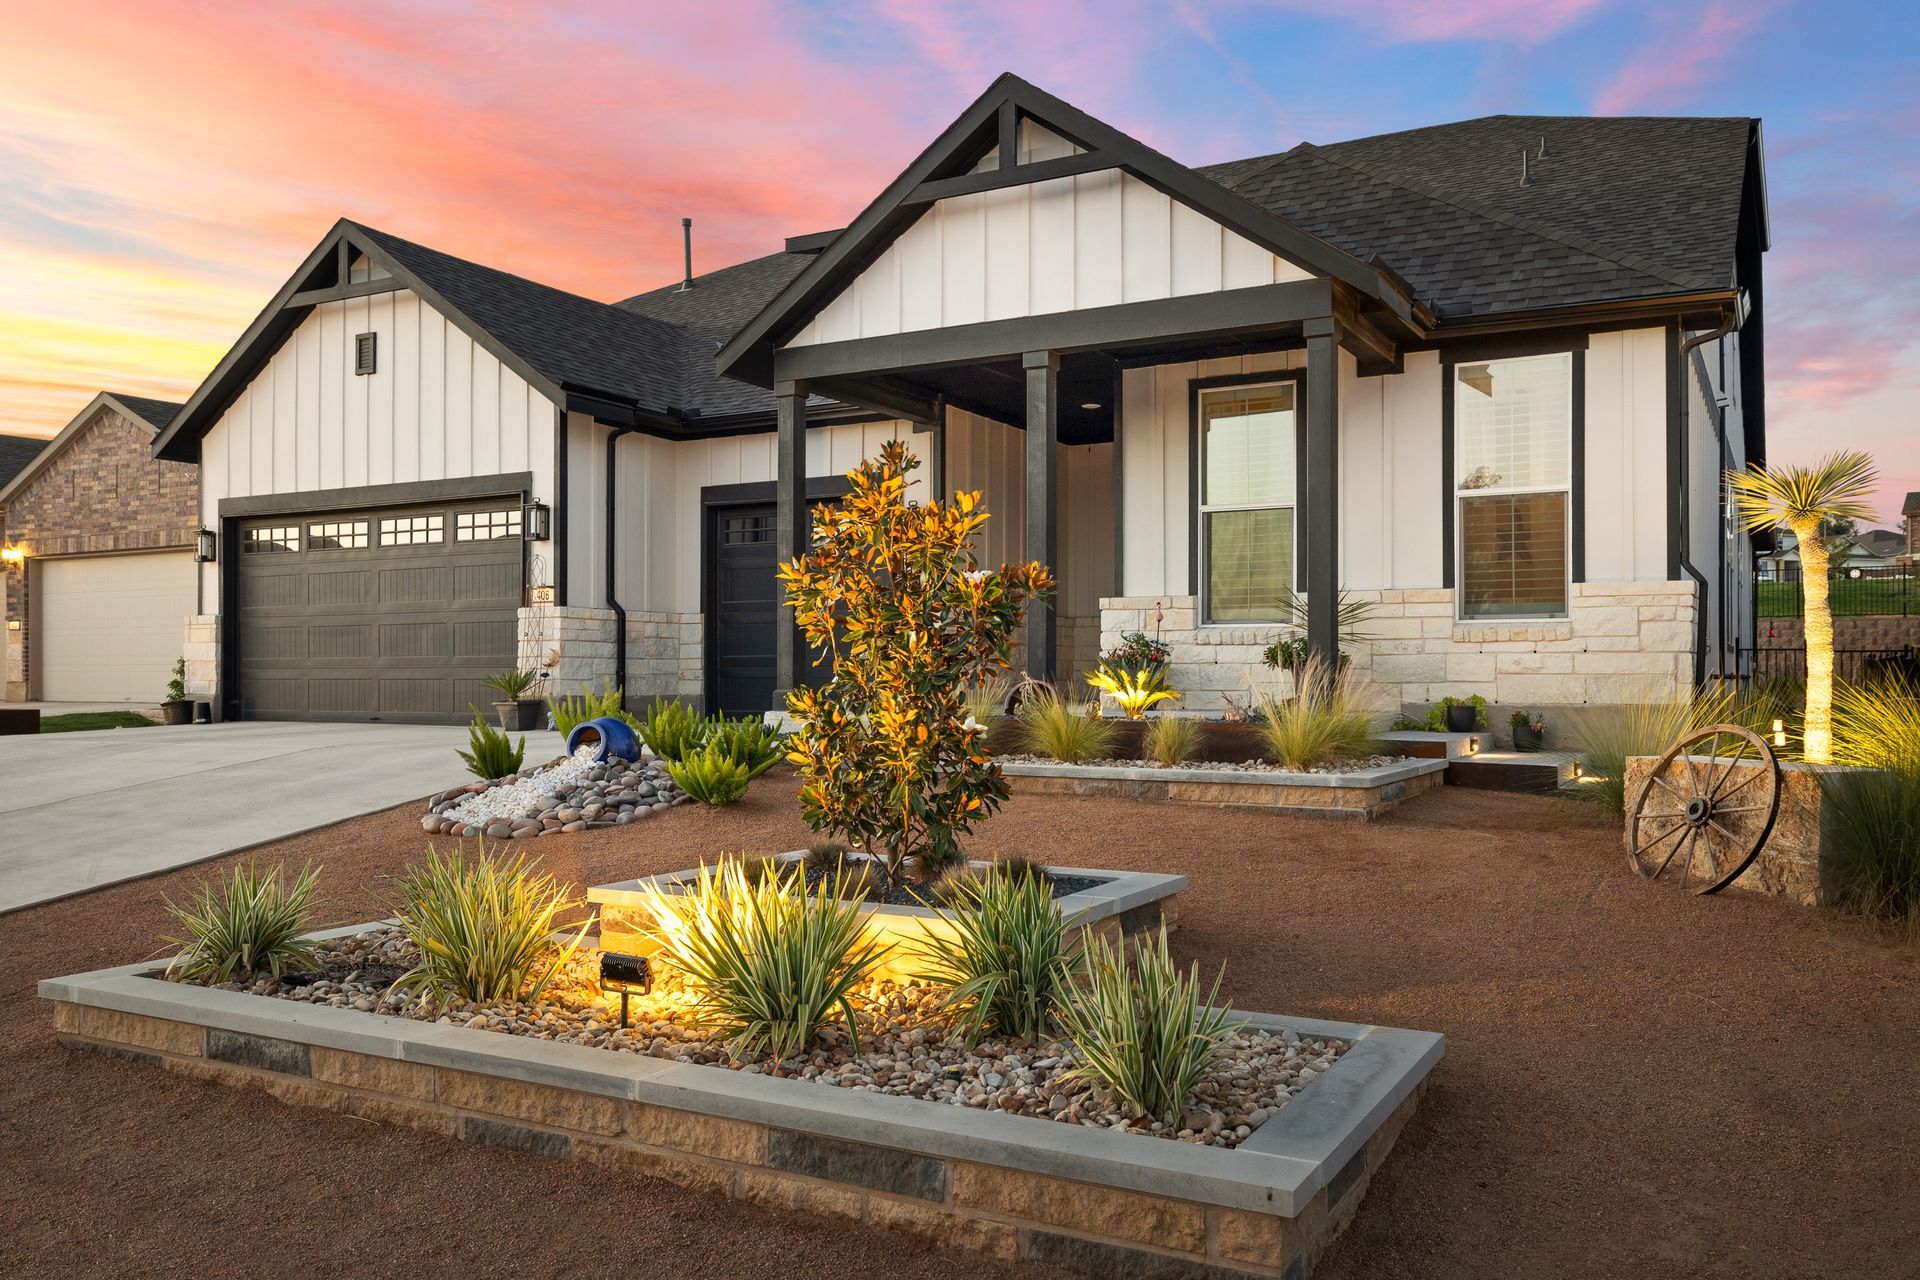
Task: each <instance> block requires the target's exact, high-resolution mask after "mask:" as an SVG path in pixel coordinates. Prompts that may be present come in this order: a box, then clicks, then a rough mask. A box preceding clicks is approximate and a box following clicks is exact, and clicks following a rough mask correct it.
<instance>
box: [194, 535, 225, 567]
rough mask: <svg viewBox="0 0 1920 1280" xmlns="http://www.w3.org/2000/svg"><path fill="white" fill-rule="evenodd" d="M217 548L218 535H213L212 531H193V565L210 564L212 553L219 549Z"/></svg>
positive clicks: (218, 542)
mask: <svg viewBox="0 0 1920 1280" xmlns="http://www.w3.org/2000/svg"><path fill="white" fill-rule="evenodd" d="M219 546H220V538H219V535H218V534H216V533H214V531H213V530H211V529H195V530H194V531H193V562H194V563H195V564H212V563H213V557H214V552H215V551H217V550H218V549H219Z"/></svg>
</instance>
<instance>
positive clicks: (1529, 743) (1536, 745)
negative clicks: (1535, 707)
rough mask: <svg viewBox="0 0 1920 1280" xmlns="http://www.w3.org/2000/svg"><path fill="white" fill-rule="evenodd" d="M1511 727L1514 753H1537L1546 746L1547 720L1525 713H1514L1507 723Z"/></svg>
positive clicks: (1541, 716)
mask: <svg viewBox="0 0 1920 1280" xmlns="http://www.w3.org/2000/svg"><path fill="white" fill-rule="evenodd" d="M1508 723H1509V724H1511V725H1512V726H1513V749H1514V750H1515V751H1539V750H1541V749H1543V748H1544V747H1545V746H1546V743H1547V739H1546V733H1547V718H1546V717H1545V716H1543V715H1537V714H1534V713H1532V712H1527V711H1516V712H1514V713H1513V715H1512V717H1511V718H1510V719H1509V721H1508Z"/></svg>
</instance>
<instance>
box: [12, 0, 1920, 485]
mask: <svg viewBox="0 0 1920 1280" xmlns="http://www.w3.org/2000/svg"><path fill="white" fill-rule="evenodd" d="M1917 9H1920V6H1914V5H1911V4H1904V3H1885V4H1879V5H1875V4H1868V3H1854V2H1849V0H1837V2H1836V0H1817V2H1815V0H1802V2H1801V3H1787V2H1785V0H1711V2H1709V3H1678V2H1675V3H1658V2H1655V0H1434V2H1432V3H1429V2H1428V0H1271V2H1268V3H1258V2H1255V0H1246V2H1245V3H1229V4H1202V3H1199V2H1198V0H1194V2H1192V3H1181V2H1179V0H1175V2H1174V3H1170V4H1169V3H1156V4H1137V3H1130V2H1129V0H1067V2H1064V3H1038V4H1036V3H1032V2H1031V0H1018V2H1016V0H871V2H868V3H859V2H856V3H843V4H829V3H819V4H805V3H786V4H782V3H773V2H770V0H769V2H757V0H748V2H745V3H721V2H713V3H705V4H702V3H687V4H645V5H641V4H632V3H627V4H620V3H603V4H596V3H569V2H565V0H561V2H549V3H542V4H539V5H525V6H516V5H512V4H505V3H499V4H482V3H452V2H450V0H439V2H420V0H404V2H403V3H399V4H393V3H389V4H382V5H373V4H358V3H353V2H352V0H326V2H325V3H297V2H292V0H254V2H253V3H249V4H245V5H242V4H236V3H227V4H217V5H216V4H190V3H180V2H178V0H146V2H143V3H135V2H133V0H121V2H109V3H93V2H91V0H69V2H66V3H59V4H48V3H45V2H44V0H0V31H3V32H4V33H5V34H4V36H0V174H4V175H5V185H4V194H0V432H11V433H17V434H33V435H51V434H53V433H54V432H55V431H57V430H58V429H59V428H60V427H61V426H63V425H64V424H65V423H66V421H67V420H68V419H69V418H70V417H71V416H72V415H73V414H74V413H75V412H76V411H78V410H79V409H80V408H81V407H82V406H83V405H85V403H86V402H87V401H88V400H89V399H90V398H91V397H92V395H93V393H94V392H95V391H97V390H100V389H102V388H109V389H113V390H120V391H127V392H134V393H140V394H147V395H155V396H163V397H168V398H173V399H183V398H185V396H186V395H187V394H188V393H189V392H190V391H191V390H192V389H193V387H194V386H195V385H196V384H197V383H198V381H199V379H200V378H201V377H202V376H203V375H204V374H205V373H206V372H207V371H208V369H210V368H211V367H212V365H213V364H214V363H215V362H216V361H217V360H218V359H219V357H220V356H221V355H222V354H223V353H224V352H225V350H226V348H227V347H228V346H229V345H230V344H231V343H232V342H233V340H234V339H235V338H236V337H237V336H238V335H239V333H240V331H241V329H242V328H244V327H245V325H246V323H247V322H248V321H249V320H250V319H251V318H252V317H253V315H254V314H255V313H256V312H257V311H258V310H259V309H260V307H261V306H262V305H263V304H264V303H265V301H266V300H267V298H268V297H269V296H270V295H271V294H272V292H273V291H274V290H275V289H276V288H278V287H279V286H280V284H281V283H283V282H284V280H285V278H286V277H287V275H288V274H289V273H290V272H291V271H292V269H293V267H294V266H295V265H296V264H297V263H298V261H299V260H300V258H301V257H302V256H303V255H304V254H305V253H306V252H307V251H308V250H309V249H310V248H312V246H313V244H314V243H315V242H316V241H317V240H318V239H319V237H320V236H321V234H322V233H323V232H324V231H325V230H326V229H327V227H328V226H329V225H330V224H331V223H332V222H333V221H334V219H335V218H337V217H340V216H342V215H347V216H351V217H354V218H357V219H359V220H361V221H364V222H367V223H370V224H372V225H374V226H377V227H381V228H383V229H386V230H390V231H392V232H394V233H396V234H399V235H402V236H405V237H407V238H409V239H412V240H417V241H422V242H424V243H427V244H430V245H432V246H434V247H436V248H440V249H444V250H446V251H448V252H451V253H455V254H458V255H460V256H462V257H467V258H472V259H476V260H478V261H481V262H485V263H488V264H490V265H494V266H499V267H503V268H506V269H508V270H512V271H515V272H518V273H520V274H522V275H527V276H531V277H533V278H535V279H539V280H543V281H546V282H549V283H552V284H556V285H559V286H561V287H563V288H567V289H572V290H574V291H576V292H579V293H584V294H587V295H589V296H592V297H596V298H603V299H613V298H617V297H622V296H625V295H627V294H630V293H634V292H637V291H639V290H641V289H643V288H647V287H651V286H654V285H658V284H662V283H666V282H668V281H670V280H672V279H675V278H677V275H678V271H679V252H680V250H679V234H680V226H679V220H680V218H681V216H683V215H686V216H691V217H692V218H693V219H694V220H695V236H696V243H695V252H696V265H697V267H699V268H700V269H710V268H713V267H717V266H721V265H724V264H726V263H728V262H732V261H737V260H739V259H741V258H746V257H752V256H756V255H758V254H761V253H765V252H768V251H770V250H772V249H774V248H776V247H778V244H779V242H780V239H781V238H782V237H784V236H787V235H792V234H798V233H801V232H809V231H817V230H823V229H827V228H831V227H837V226H841V225H844V224H845V223H846V221H847V220H848V219H849V218H851V217H852V216H853V215H854V214H855V213H856V212H858V211H859V209H860V208H861V207H862V206H863V205H864V204H865V203H866V202H867V201H868V200H869V199H871V198H872V197H873V196H874V195H875V194H876V193H877V192H878V191H879V189H880V188H881V187H882V186H883V185H884V184H885V183H886V182H887V181H889V180H890V179H891V178H892V177H893V176H894V175H895V174H897V173H898V172H899V171H900V170H901V169H902V168H903V167H904V166H905V165H906V163H907V162H908V161H909V160H910V159H911V158H912V157H913V156H914V154H915V153H916V152H918V151H919V150H920V148H921V147H923V146H924V145H925V144H926V143H927V142H928V141H929V140H931V138H932V137H933V135H934V134H935V133H936V132H938V130H939V129H941V128H942V127H943V126H945V125H946V124H947V123H948V121H949V120H950V119H951V118H952V117H953V116H954V115H955V114H956V113H957V112H958V111H959V110H960V109H961V108H962V107H963V106H964V105H965V104H966V103H967V102H968V101H970V100H971V99H972V98H973V97H974V96H976V95H977V94H978V93H979V92H980V91H981V90H982V89H984V88H985V87H986V85H987V83H988V82H989V81H990V80H991V79H992V78H993V76H994V75H995V74H997V73H999V72H1001V71H1005V70H1011V71H1014V72H1017V73H1019V74H1020V75H1023V76H1025V77H1027V78H1028V79H1030V80H1033V81H1034V82H1036V83H1038V84H1039V85H1041V86H1042V87H1043V88H1046V89H1048V90H1050V91H1052V92H1054V93H1056V94H1059V95H1060V96H1062V97H1064V98H1066V99H1068V100H1069V101H1071V102H1073V103H1075V104H1076V105H1078V106H1080V107H1083V108H1085V109H1086V110H1089V111H1091V112H1092V113H1094V114H1095V115H1097V116H1100V117H1102V118H1104V119H1106V120H1108V121H1111V122H1112V123H1114V124H1116V125H1118V126H1119V127H1121V128H1123V129H1126V130H1127V131H1129V132H1131V133H1133V134H1135V135H1136V136H1138V137H1141V138H1143V139H1145V140H1146V141H1148V142H1149V143H1151V144H1152V145H1154V146H1156V147H1158V148H1160V149H1161V150H1163V151H1166V152H1168V153H1169V154H1171V155H1172V156H1174V157H1175V158H1176V159H1179V160H1183V161H1186V162H1189V163H1194V164H1200V163H1207V162H1211V161H1217V160H1225V159H1230V158H1233V157H1237V156H1242V155H1252V154H1258V153H1262V152H1268V151H1275V150H1280V149H1282V148H1285V147H1288V146H1291V145H1292V144H1294V143H1295V142H1299V141H1303V140H1304V141H1317V142H1334V141H1339V140H1342V139H1345V138H1350V137H1356V136H1360V135H1364V134H1369V133H1378V132H1381V131H1385V130H1391V129H1400V128H1407V127H1411V126H1415V125H1423V124H1433V123H1438V122H1442V121H1447V120H1454V119H1462V118H1466V117H1470V116H1475V115H1483V114H1487V113H1491V112H1524V113H1542V114H1587V113H1616V114H1700V115H1757V116H1761V117H1763V118H1764V119H1765V122H1766V126H1765V127H1766V138H1767V152H1768V154H1767V161H1768V178H1769V182H1770V195H1771V202H1772V215H1773V234H1774V249H1773V252H1772V253H1770V254H1769V255H1768V258H1767V263H1766V269H1767V307H1768V343H1767V348H1768V357H1769V368H1768V375H1769V381H1770V400H1769V409H1770V414H1771V421H1770V429H1771V436H1772V447H1771V452H1772V454H1773V456H1774V457H1775V458H1778V459H1786V460H1793V459H1800V460H1806V459H1810V458H1811V457H1813V456H1814V455H1816V454H1818V453H1820V452H1822V451H1824V450H1826V449H1830V448H1834V447H1839V446H1853V447H1859V448H1864V449H1867V450H1869V451H1871V452H1872V453H1873V454H1874V455H1875V456H1876V457H1877V458H1878V460H1879V462H1880V464H1881V469H1882V472H1883V474H1884V476H1885V485H1884V489H1883V491H1882V494H1881V502H1880V509H1881V513H1882V516H1883V518H1884V519H1885V520H1886V521H1888V522H1893V521H1897V519H1898V515H1897V510H1898V506H1899V502H1900V498H1901V497H1902V496H1903V495H1904V494H1905V492H1906V491H1908V490H1910V489H1920V423H1917V422H1916V413H1915V406H1916V392H1917V391H1920V288H1916V287H1915V286H1916V283H1920V17H1916V10H1917Z"/></svg>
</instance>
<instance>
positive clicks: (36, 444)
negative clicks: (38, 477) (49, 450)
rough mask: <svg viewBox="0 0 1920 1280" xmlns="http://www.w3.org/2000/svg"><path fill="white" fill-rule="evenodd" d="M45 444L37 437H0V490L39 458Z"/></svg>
mask: <svg viewBox="0 0 1920 1280" xmlns="http://www.w3.org/2000/svg"><path fill="white" fill-rule="evenodd" d="M46 447H47V442H46V441H45V440H42V439H40V438H39V437H38V436H0V489H4V488H6V487H7V485H8V483H9V482H11V481H12V479H13V478H14V477H15V476H17V475H19V474H20V473H21V472H22V471H25V470H26V469H27V464H28V463H29V462H32V461H33V460H34V459H35V458H37V457H39V456H40V451H41V450H42V449H44V448H46Z"/></svg>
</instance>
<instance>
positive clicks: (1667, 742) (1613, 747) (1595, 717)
mask: <svg viewBox="0 0 1920 1280" xmlns="http://www.w3.org/2000/svg"><path fill="white" fill-rule="evenodd" d="M1660 692H1662V693H1665V696H1659V694H1657V693H1650V694H1649V696H1648V698H1647V700H1646V701H1644V702H1631V703H1627V704H1625V705H1622V706H1612V707H1567V708H1565V709H1563V710H1562V711H1561V712H1560V723H1561V726H1562V731H1563V733H1562V736H1563V738H1564V740H1565V741H1566V742H1567V743H1568V744H1569V745H1571V746H1572V747H1573V749H1574V750H1576V751H1578V752H1580V754H1581V756H1582V757H1583V763H1582V766H1581V767H1582V769H1583V771H1584V773H1585V781H1583V782H1582V783H1581V784H1580V785H1579V786H1578V787H1576V788H1574V789H1573V790H1572V791H1570V792H1569V793H1568V794H1570V795H1571V796H1572V797H1573V798H1574V799H1576V800H1581V801H1584V802H1586V803H1588V804H1592V805H1594V806H1595V807H1597V808H1598V809H1600V810H1601V811H1602V812H1603V813H1608V814H1611V815H1612V816H1613V817H1615V818H1622V819H1624V818H1625V816H1626V812H1627V799H1628V797H1627V759H1628V758H1629V757H1630V756H1657V755H1659V754H1661V753H1662V752H1664V751H1665V750H1666V749H1667V748H1668V747H1670V746H1672V745H1673V744H1674V743H1675V742H1677V741H1679V740H1680V738H1682V737H1683V736H1685V735H1686V734H1689V733H1692V732H1693V731H1694V730H1695V729H1699V728H1703V727H1704V726H1706V725H1710V724H1718V723H1721V722H1723V721H1725V720H1726V719H1727V718H1728V716H1729V715H1730V714H1731V713H1732V710H1733V707H1734V700H1735V695H1734V693H1733V691H1732V690H1730V689H1726V688H1717V689H1715V688H1709V689H1703V690H1701V691H1700V692H1699V693H1697V694H1695V695H1694V696H1692V697H1684V698H1675V697H1673V696H1672V695H1671V693H1667V692H1666V691H1664V690H1662V691H1660Z"/></svg>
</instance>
